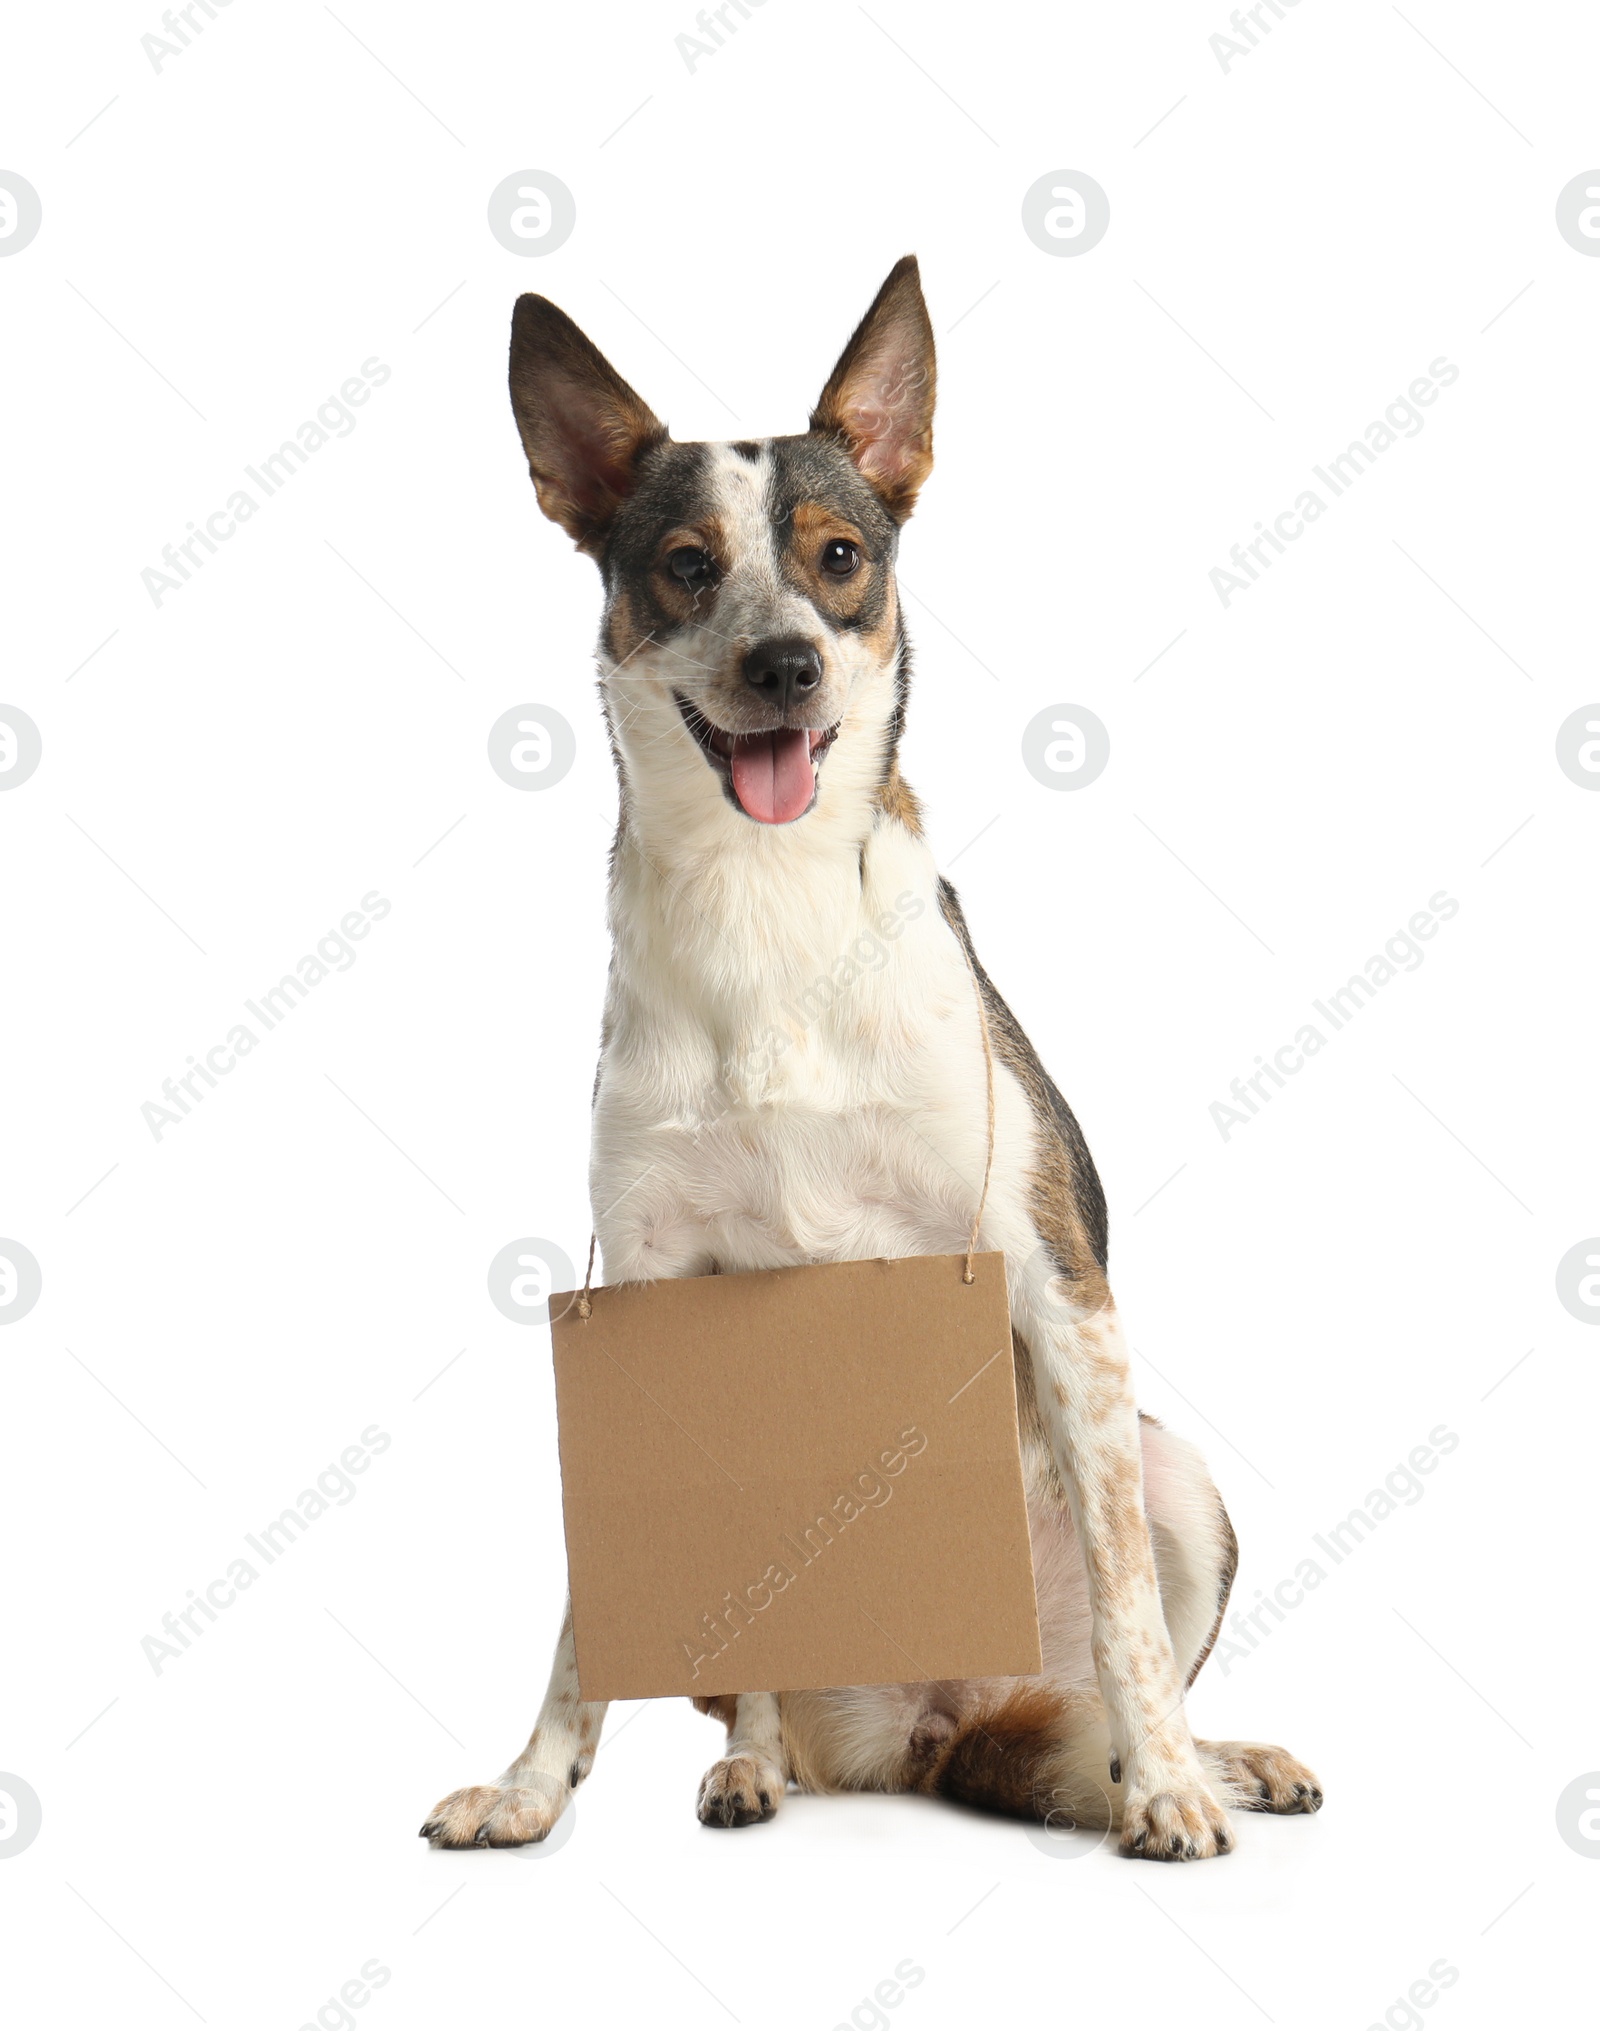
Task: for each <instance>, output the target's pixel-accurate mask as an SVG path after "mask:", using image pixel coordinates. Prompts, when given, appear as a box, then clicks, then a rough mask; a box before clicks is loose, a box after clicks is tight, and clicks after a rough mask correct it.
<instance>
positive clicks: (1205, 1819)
mask: <svg viewBox="0 0 1600 2031" xmlns="http://www.w3.org/2000/svg"><path fill="white" fill-rule="evenodd" d="M1232 1846H1233V1829H1232V1828H1231V1827H1230V1826H1229V1825H1228V1816H1227V1814H1226V1813H1225V1812H1224V1811H1223V1810H1222V1807H1221V1806H1220V1805H1218V1803H1217V1801H1216V1800H1215V1799H1214V1798H1213V1797H1212V1796H1211V1794H1210V1793H1209V1792H1208V1791H1205V1790H1202V1789H1196V1790H1193V1791H1158V1792H1156V1793H1154V1794H1153V1795H1151V1796H1148V1797H1144V1798H1130V1799H1129V1800H1128V1802H1127V1804H1126V1805H1125V1806H1124V1807H1123V1813H1122V1841H1121V1851H1122V1853H1123V1854H1125V1855H1132V1856H1135V1857H1137V1858H1138V1859H1139V1860H1141V1861H1147V1862H1198V1861H1203V1860H1205V1859H1206V1858H1207V1857H1208V1856H1210V1855H1225V1854H1227V1853H1228V1852H1229V1850H1230V1849H1231V1848H1232Z"/></svg>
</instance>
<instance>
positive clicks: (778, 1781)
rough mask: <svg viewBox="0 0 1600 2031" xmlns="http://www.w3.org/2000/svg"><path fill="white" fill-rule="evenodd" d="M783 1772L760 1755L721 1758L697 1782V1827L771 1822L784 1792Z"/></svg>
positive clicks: (752, 1824) (753, 1824) (751, 1824)
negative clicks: (698, 1796) (698, 1797)
mask: <svg viewBox="0 0 1600 2031" xmlns="http://www.w3.org/2000/svg"><path fill="white" fill-rule="evenodd" d="M784 1782H785V1780H784V1777H783V1773H782V1772H781V1771H780V1770H778V1769H777V1768H776V1767H775V1766H774V1765H773V1764H771V1763H768V1762H767V1761H766V1760H765V1759H764V1758H763V1757H759V1756H724V1757H723V1759H722V1761H721V1762H720V1763H713V1764H712V1766H711V1768H710V1769H709V1770H708V1771H707V1772H706V1774H705V1776H704V1777H702V1778H701V1780H700V1800H699V1804H698V1806H697V1807H696V1810H697V1812H698V1814H699V1818H700V1824H701V1825H702V1826H710V1827H728V1826H756V1825H759V1823H760V1822H761V1821H762V1820H768V1819H771V1818H772V1816H773V1814H774V1813H775V1812H776V1811H777V1810H778V1805H779V1802H780V1801H781V1799H782V1797H783V1792H784Z"/></svg>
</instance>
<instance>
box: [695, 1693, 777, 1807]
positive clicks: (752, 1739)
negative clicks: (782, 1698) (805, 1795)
mask: <svg viewBox="0 0 1600 2031" xmlns="http://www.w3.org/2000/svg"><path fill="white" fill-rule="evenodd" d="M721 1704H722V1706H723V1709H724V1711H726V1708H727V1707H728V1706H730V1705H731V1706H732V1708H733V1717H732V1719H731V1720H730V1721H729V1722H728V1747H727V1753H726V1755H724V1756H723V1757H722V1758H721V1759H720V1760H719V1761H718V1762H716V1763H713V1764H712V1766H711V1768H710V1769H709V1770H708V1771H707V1772H706V1774H705V1776H704V1777H702V1778H701V1780H700V1803H699V1808H698V1810H699V1814H700V1823H701V1825H702V1826H753V1825H754V1824H755V1823H756V1822H757V1821H758V1820H764V1819H771V1817H772V1816H773V1814H774V1813H775V1812H776V1811H777V1810H778V1806H779V1804H780V1802H781V1800H782V1798H783V1794H784V1790H785V1787H786V1786H787V1785H788V1782H789V1763H788V1758H787V1757H786V1756H785V1755H784V1750H783V1729H782V1725H781V1723H780V1720H779V1714H778V1695H777V1694H776V1693H769V1692H756V1693H749V1692H747V1693H729V1694H725V1695H724V1698H723V1701H722V1702H721Z"/></svg>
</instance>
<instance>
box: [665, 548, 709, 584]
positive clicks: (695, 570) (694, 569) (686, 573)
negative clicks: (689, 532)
mask: <svg viewBox="0 0 1600 2031" xmlns="http://www.w3.org/2000/svg"><path fill="white" fill-rule="evenodd" d="M667 569H668V571H670V572H671V573H672V575H673V577H674V578H675V579H677V580H678V582H679V584H681V585H687V586H691V587H696V588H698V587H700V586H703V585H708V584H709V583H710V581H711V573H712V565H711V558H710V556H709V554H708V553H707V552H706V551H704V550H699V549H696V548H695V546H694V545H693V544H691V543H685V544H684V545H683V546H682V547H681V548H680V549H677V550H669V551H668V553H667Z"/></svg>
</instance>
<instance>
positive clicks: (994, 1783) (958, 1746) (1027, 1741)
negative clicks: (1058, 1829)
mask: <svg viewBox="0 0 1600 2031" xmlns="http://www.w3.org/2000/svg"><path fill="white" fill-rule="evenodd" d="M1068 1721H1069V1714H1068V1705H1067V1701H1066V1700H1065V1699H1064V1698H1063V1696H1062V1695H1061V1694H1060V1693H1059V1692H1056V1691H1054V1690H1053V1689H1052V1688H1051V1687H1049V1686H1047V1685H1044V1684H1041V1683H1040V1682H1039V1681H1038V1680H1036V1679H1031V1680H1026V1681H1024V1682H1023V1683H1022V1684H1020V1685H1019V1686H1018V1687H1017V1689H1016V1691H1015V1692H1013V1693H1012V1694H1011V1695H1010V1697H1009V1698H1008V1699H1007V1700H1006V1701H1005V1703H1004V1705H1003V1706H1001V1707H999V1708H998V1709H997V1710H996V1711H995V1712H993V1713H991V1714H987V1715H985V1716H984V1718H983V1719H982V1720H981V1721H979V1720H969V1721H965V1722H963V1723H962V1725H961V1726H960V1728H959V1730H958V1731H957V1733H956V1735H955V1737H954V1739H953V1740H952V1742H951V1743H950V1746H949V1748H948V1749H947V1750H946V1751H945V1753H944V1755H943V1756H942V1757H941V1758H940V1760H939V1761H938V1763H937V1764H936V1765H935V1766H934V1767H933V1768H932V1769H931V1770H930V1771H929V1772H928V1773H927V1775H926V1776H925V1777H924V1778H923V1779H922V1783H921V1786H920V1788H921V1789H922V1790H924V1791H932V1792H936V1793H937V1794H938V1795H939V1797H941V1798H953V1799H957V1800H959V1801H960V1802H961V1803H962V1804H963V1805H976V1806H981V1807H982V1808H983V1809H984V1810H985V1811H987V1812H1001V1813H1007V1814H1009V1815H1010V1816H1011V1817H1012V1818H1014V1819H1042V1818H1044V1816H1045V1813H1046V1812H1047V1811H1048V1810H1049V1806H1048V1803H1044V1804H1041V1800H1042V1799H1044V1798H1045V1795H1046V1794H1047V1793H1048V1791H1049V1789H1050V1786H1049V1782H1048V1775H1049V1765H1050V1763H1051V1761H1052V1759H1053V1758H1054V1757H1055V1755H1056V1754H1057V1752H1058V1751H1059V1750H1060V1748H1061V1746H1062V1744H1063V1742H1064V1740H1065V1739H1066V1735H1067V1730H1068Z"/></svg>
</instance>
